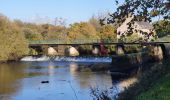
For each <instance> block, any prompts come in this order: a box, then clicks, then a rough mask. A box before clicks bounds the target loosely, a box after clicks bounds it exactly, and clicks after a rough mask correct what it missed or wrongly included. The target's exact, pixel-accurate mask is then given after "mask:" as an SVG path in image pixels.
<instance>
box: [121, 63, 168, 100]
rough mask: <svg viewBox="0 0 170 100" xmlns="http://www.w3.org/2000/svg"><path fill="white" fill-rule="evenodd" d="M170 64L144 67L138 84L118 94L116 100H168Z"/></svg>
mask: <svg viewBox="0 0 170 100" xmlns="http://www.w3.org/2000/svg"><path fill="white" fill-rule="evenodd" d="M169 64H170V62H169V60H165V61H163V62H162V63H155V64H153V65H152V64H151V65H148V66H146V67H147V68H146V67H145V69H144V70H145V71H143V72H142V73H141V74H140V75H139V76H138V82H137V83H135V84H133V85H131V86H130V87H129V88H128V89H126V90H125V91H124V92H122V93H121V94H119V98H118V100H169V98H170V92H169V91H170V85H169V84H168V83H169V82H170V66H169Z"/></svg>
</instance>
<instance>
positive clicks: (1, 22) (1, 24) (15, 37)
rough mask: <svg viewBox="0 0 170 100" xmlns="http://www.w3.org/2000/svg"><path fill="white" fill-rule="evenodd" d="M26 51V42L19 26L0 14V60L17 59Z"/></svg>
mask: <svg viewBox="0 0 170 100" xmlns="http://www.w3.org/2000/svg"><path fill="white" fill-rule="evenodd" d="M27 53H28V44H27V41H26V39H25V38H24V35H23V34H22V32H21V30H20V28H19V27H18V26H17V25H16V24H15V23H13V22H11V21H10V20H8V18H7V17H5V16H3V15H0V61H6V60H17V59H18V58H20V57H22V56H23V55H26V54H27Z"/></svg>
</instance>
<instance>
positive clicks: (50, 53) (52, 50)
mask: <svg viewBox="0 0 170 100" xmlns="http://www.w3.org/2000/svg"><path fill="white" fill-rule="evenodd" d="M48 55H49V56H56V55H57V51H56V50H55V49H54V48H52V47H49V48H48Z"/></svg>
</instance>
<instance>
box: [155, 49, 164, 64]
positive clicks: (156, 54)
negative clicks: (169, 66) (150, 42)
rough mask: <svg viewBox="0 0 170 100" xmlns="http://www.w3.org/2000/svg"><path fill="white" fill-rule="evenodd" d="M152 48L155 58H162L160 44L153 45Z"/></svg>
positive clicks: (159, 59)
mask: <svg viewBox="0 0 170 100" xmlns="http://www.w3.org/2000/svg"><path fill="white" fill-rule="evenodd" d="M153 50H154V56H155V58H156V60H158V61H161V60H163V51H162V48H161V47H160V46H155V47H154V49H153Z"/></svg>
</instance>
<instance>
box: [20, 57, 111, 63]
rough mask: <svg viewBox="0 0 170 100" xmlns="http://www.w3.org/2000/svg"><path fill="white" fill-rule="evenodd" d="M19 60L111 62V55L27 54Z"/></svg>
mask: <svg viewBox="0 0 170 100" xmlns="http://www.w3.org/2000/svg"><path fill="white" fill-rule="evenodd" d="M21 61H30V62H34V61H67V62H107V63H110V62H112V58H111V57H53V58H51V57H48V56H42V57H32V56H27V57H24V58H22V59H21Z"/></svg>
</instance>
